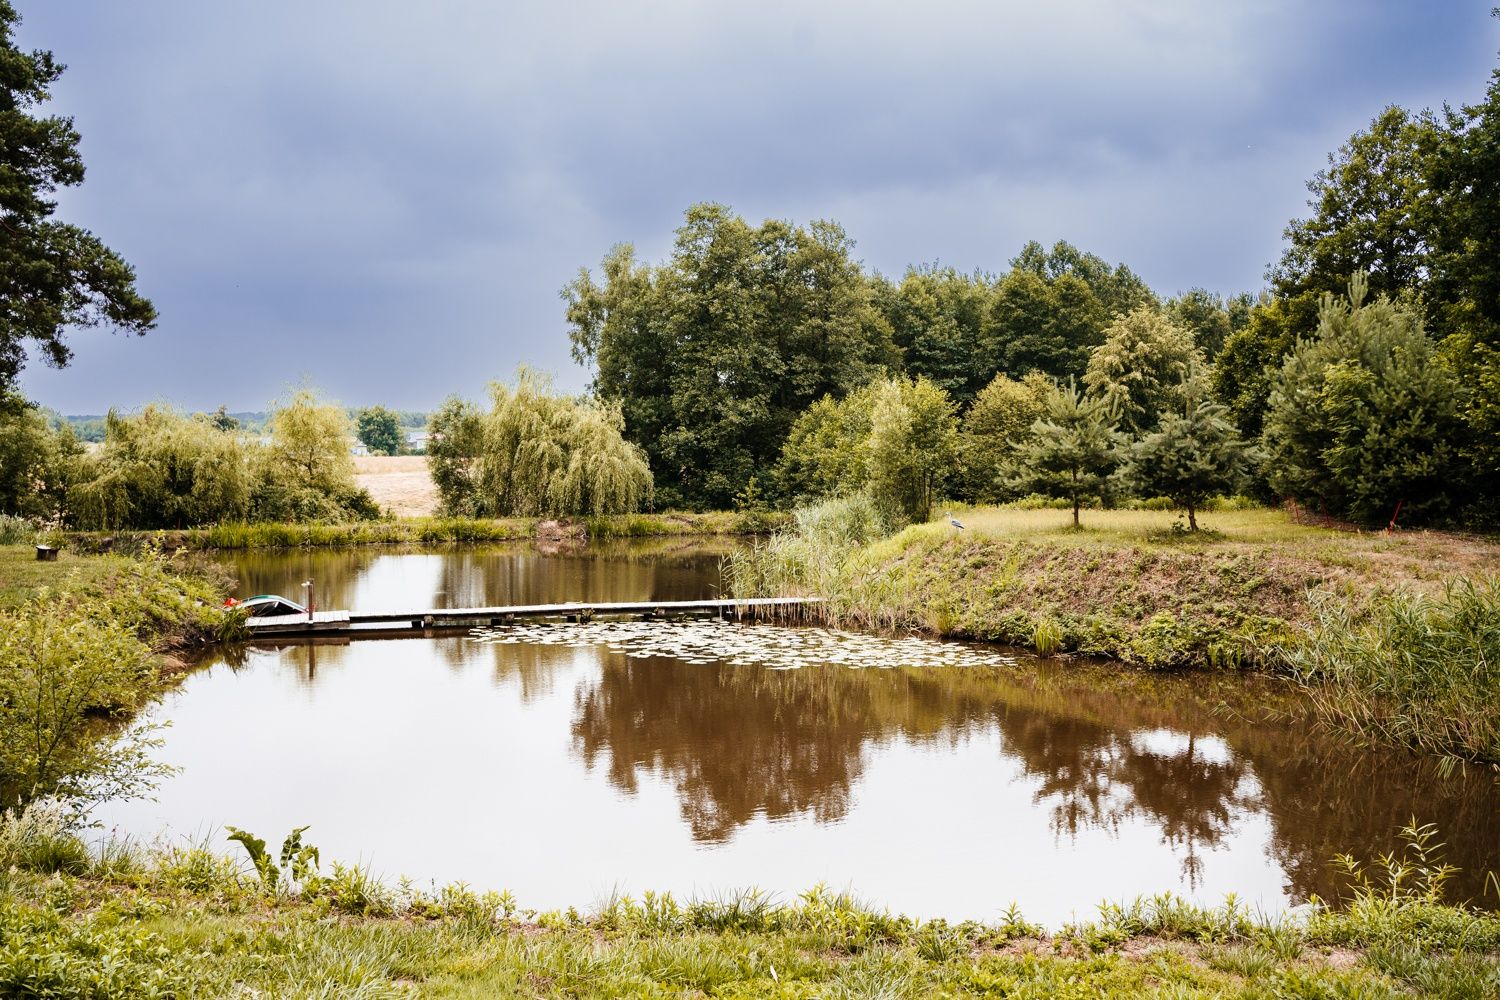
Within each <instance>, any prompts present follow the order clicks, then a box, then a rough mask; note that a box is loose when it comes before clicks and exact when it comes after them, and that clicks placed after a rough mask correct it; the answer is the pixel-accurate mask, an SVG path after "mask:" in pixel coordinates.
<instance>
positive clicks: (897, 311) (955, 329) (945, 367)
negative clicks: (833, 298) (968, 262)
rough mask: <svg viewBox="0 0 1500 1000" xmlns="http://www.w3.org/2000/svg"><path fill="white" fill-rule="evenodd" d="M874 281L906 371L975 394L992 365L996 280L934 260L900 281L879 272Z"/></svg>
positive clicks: (957, 392)
mask: <svg viewBox="0 0 1500 1000" xmlns="http://www.w3.org/2000/svg"><path fill="white" fill-rule="evenodd" d="M871 281H872V291H873V295H874V302H875V305H876V308H878V309H879V310H880V312H881V313H882V314H883V315H884V316H885V319H886V320H887V321H888V322H889V323H890V327H891V337H892V340H893V341H894V342H895V344H896V346H897V347H898V348H899V349H900V350H901V357H902V366H903V367H904V368H905V370H906V372H907V373H908V374H909V375H911V376H912V377H926V378H927V379H929V380H930V381H931V382H932V383H933V384H934V385H936V386H938V387H939V388H941V389H942V390H943V391H945V392H947V393H948V395H949V396H950V397H951V398H953V399H954V400H956V401H958V402H959V403H960V404H962V403H965V402H967V401H968V400H970V399H972V398H973V397H974V394H975V393H976V392H978V391H979V389H980V387H981V386H982V385H983V384H984V379H985V378H986V377H987V374H988V373H989V371H991V370H992V369H991V368H990V355H991V353H992V351H991V350H990V349H989V347H988V340H987V337H988V330H987V327H988V320H989V318H988V312H989V309H990V300H991V297H992V294H993V291H992V289H993V285H994V280H993V279H992V278H990V277H988V276H987V275H983V274H972V275H968V274H960V273H959V272H958V271H955V270H954V269H953V268H951V267H937V266H936V265H934V266H929V267H913V268H910V269H908V270H907V272H906V275H905V277H903V278H902V279H901V283H900V284H899V285H891V284H890V283H889V282H887V281H886V280H885V279H884V278H883V277H880V276H878V275H877V276H875V277H874V278H872V279H871Z"/></svg>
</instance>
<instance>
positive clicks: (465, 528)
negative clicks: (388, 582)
mask: <svg viewBox="0 0 1500 1000" xmlns="http://www.w3.org/2000/svg"><path fill="white" fill-rule="evenodd" d="M790 522H791V517H790V515H787V514H777V513H769V512H762V511H746V512H732V511H708V512H681V511H667V512H665V513H660V514H611V515H601V516H599V517H581V518H566V517H564V518H544V517H503V518H466V517H416V518H401V519H397V520H388V521H354V522H349V523H343V524H322V523H307V524H295V523H281V522H268V523H250V524H244V523H226V524H216V525H212V526H209V527H204V528H184V529H163V530H156V531H59V532H48V533H45V534H44V535H43V536H42V537H45V538H46V539H48V540H49V541H53V542H56V543H59V544H61V545H62V546H64V547H65V548H69V549H72V550H74V551H77V552H83V553H94V552H101V551H106V550H110V549H116V550H121V551H131V550H133V549H136V548H138V547H140V546H143V545H150V544H154V545H157V546H159V547H161V548H164V549H170V550H176V549H189V550H226V551H227V550H236V549H277V548H337V547H345V546H357V545H413V544H423V545H436V544H444V543H451V542H467V543H476V542H517V541H528V540H530V539H534V538H537V537H539V536H541V537H548V536H558V537H579V538H584V537H586V538H593V539H610V538H650V537H659V536H686V535H754V534H766V533H769V532H771V531H774V530H775V529H777V528H780V527H784V526H785V525H787V524H789V523H790Z"/></svg>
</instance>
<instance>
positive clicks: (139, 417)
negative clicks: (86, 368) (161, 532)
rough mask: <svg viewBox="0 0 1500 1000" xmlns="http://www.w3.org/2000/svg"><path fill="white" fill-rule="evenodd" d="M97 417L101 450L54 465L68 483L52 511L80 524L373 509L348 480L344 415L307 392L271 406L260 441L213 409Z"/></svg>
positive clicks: (162, 523)
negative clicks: (265, 442)
mask: <svg viewBox="0 0 1500 1000" xmlns="http://www.w3.org/2000/svg"><path fill="white" fill-rule="evenodd" d="M105 424H106V431H105V438H104V442H103V445H102V447H100V448H99V449H98V450H97V451H95V452H94V453H92V454H88V455H73V456H72V457H71V458H69V459H67V460H65V464H64V468H65V470H66V472H65V479H66V480H67V482H68V489H67V496H66V501H65V503H63V504H62V505H61V509H62V511H63V513H64V514H65V516H66V519H67V520H68V521H69V522H71V523H72V524H75V525H77V526H79V527H82V528H86V529H92V530H105V531H110V530H119V529H125V528H184V527H193V526H198V525H206V524H218V523H224V522H244V521H250V520H285V521H311V520H328V521H340V520H350V519H354V518H361V517H375V516H378V515H379V510H378V509H377V508H376V507H375V504H374V502H373V501H372V500H371V499H370V497H369V495H368V494H367V493H365V492H364V491H363V490H361V489H359V488H358V487H357V486H356V485H355V482H354V464H353V460H352V459H351V458H350V457H349V454H348V447H347V445H346V443H345V442H346V440H347V432H348V429H349V428H348V418H347V417H345V416H344V414H343V411H341V410H339V409H338V408H337V407H334V406H329V405H326V404H321V403H319V402H318V401H317V399H316V398H315V397H314V396H313V394H312V393H311V392H310V391H308V390H302V391H300V392H298V393H296V394H295V395H294V396H293V397H292V398H291V399H290V400H289V401H287V402H286V403H285V404H284V405H282V406H280V407H278V408H277V409H276V410H274V411H273V412H272V414H271V444H270V446H269V447H263V446H261V445H260V444H258V443H256V442H253V441H251V440H248V439H247V438H246V437H245V436H244V435H242V434H241V433H240V432H239V431H238V430H236V429H234V428H233V427H229V426H228V424H227V423H226V422H225V421H223V420H219V419H218V418H217V417H215V416H207V415H203V414H195V415H193V416H184V415H183V414H180V413H178V412H176V411H174V410H172V409H171V408H170V407H166V406H158V405H152V406H147V407H146V408H145V409H144V410H142V411H141V412H140V413H137V414H131V415H128V416H122V415H120V414H118V413H115V412H114V411H111V412H110V414H109V416H108V417H107V418H106V420H105ZM66 450H67V449H66V448H62V449H60V451H63V452H65V451H66Z"/></svg>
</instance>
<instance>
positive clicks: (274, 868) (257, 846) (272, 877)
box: [224, 826, 318, 893]
mask: <svg viewBox="0 0 1500 1000" xmlns="http://www.w3.org/2000/svg"><path fill="white" fill-rule="evenodd" d="M224 829H225V830H227V831H228V833H229V836H228V839H229V840H231V841H234V842H236V843H238V844H239V845H240V846H241V847H243V848H244V849H245V853H246V854H247V855H249V856H250V863H251V864H252V865H254V866H255V874H256V875H257V876H259V878H260V883H261V886H262V887H264V888H265V889H266V891H268V892H271V893H275V892H276V891H277V889H278V888H280V889H284V890H287V891H295V890H296V889H297V888H298V887H301V886H306V885H308V884H309V883H314V881H315V880H316V879H317V877H318V849H317V848H316V847H314V846H312V845H311V844H304V843H303V842H302V835H303V834H304V833H306V832H307V831H308V829H310V828H309V827H306V826H299V827H297V828H295V829H294V830H292V832H291V833H289V834H287V835H286V839H285V840H283V841H282V842H281V856H280V858H279V859H277V858H273V857H272V856H271V854H270V853H269V852H268V851H267V850H266V842H265V841H264V840H262V839H261V838H259V837H257V836H255V835H254V834H252V833H250V832H249V831H246V830H241V829H239V828H238V827H233V826H226V827H225V828H224ZM283 876H285V878H286V881H285V882H283V881H282V877H283Z"/></svg>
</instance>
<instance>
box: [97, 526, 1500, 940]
mask: <svg viewBox="0 0 1500 1000" xmlns="http://www.w3.org/2000/svg"><path fill="white" fill-rule="evenodd" d="M718 555H719V553H718V552H716V551H713V550H704V549H702V548H698V547H695V546H692V545H686V544H684V543H682V542H680V541H675V540H673V541H669V542H668V543H656V544H653V545H651V546H638V545H625V546H612V547H588V548H586V549H584V550H582V551H573V550H569V551H565V552H562V553H558V554H553V555H548V554H545V553H543V552H541V551H539V550H537V549H536V548H534V547H531V546H527V545H519V546H491V547H484V548H471V549H461V548H452V549H446V550H411V551H405V552H401V551H393V550H371V549H365V550H351V551H344V552H313V553H306V552H296V553H282V554H254V555H244V556H240V557H238V558H237V559H236V565H235V567H234V569H235V571H236V572H237V573H238V575H239V576H240V578H241V581H242V587H241V592H242V593H253V592H258V591H273V592H274V591H283V592H284V591H285V589H286V581H294V582H296V581H300V580H302V579H305V578H307V577H308V576H313V577H315V578H316V579H317V580H318V581H319V589H320V593H322V594H323V595H324V597H323V599H322V603H323V604H324V606H325V607H327V606H332V605H334V604H338V605H340V606H344V607H351V608H357V609H372V610H373V609H377V608H391V607H403V608H406V607H414V606H429V605H435V606H442V605H445V604H446V605H450V606H451V605H460V604H505V603H542V602H555V601H563V600H590V599H592V600H670V599H690V598H694V597H703V596H710V595H712V594H713V593H715V589H716V587H717V585H718ZM758 628H761V629H767V630H768V631H767V632H766V633H765V634H766V635H769V636H771V637H773V645H774V644H775V642H774V637H775V636H777V635H778V634H781V633H779V632H778V630H776V629H775V628H774V627H772V626H759V627H758ZM783 645H786V646H791V645H794V644H793V643H790V642H788V643H784V644H783ZM741 648H742V649H743V646H741ZM632 651H638V650H632ZM657 652H660V649H659V648H658V649H657ZM737 655H739V654H737ZM741 658H743V657H741ZM690 659H694V657H681V658H679V657H673V656H662V655H656V656H646V657H631V656H627V655H624V654H623V653H621V652H617V651H612V650H611V649H610V648H609V646H608V644H584V645H583V646H582V647H581V648H572V647H570V646H569V645H566V644H562V645H555V644H553V645H543V644H538V643H532V642H526V641H521V642H516V643H513V644H503V645H502V644H485V643H479V642H474V641H471V640H469V639H467V638H464V637H458V636H448V637H444V638H440V639H410V640H393V641H379V642H356V643H354V644H352V645H350V644H347V643H338V642H319V643H317V644H296V645H291V646H288V647H285V648H282V649H279V650H276V649H270V650H267V649H261V650H253V651H250V652H247V653H245V654H244V656H243V658H242V659H240V660H239V661H237V662H231V663H222V664H219V665H214V666H211V667H210V668H209V669H207V670H205V671H203V672H201V673H199V674H195V675H194V676H192V677H191V678H189V680H188V682H187V683H186V685H185V686H184V688H183V691H182V692H181V694H180V695H178V696H176V697H175V698H174V699H173V700H171V701H170V702H169V703H168V704H167V705H166V706H165V707H164V709H163V714H164V715H165V716H166V717H167V718H170V719H171V720H172V721H173V722H174V726H173V727H172V728H171V729H169V730H167V733H166V738H167V746H166V748H165V749H164V755H165V756H166V758H167V760H168V762H170V763H174V764H178V765H180V766H181V767H182V768H183V771H182V773H181V774H180V775H179V776H177V777H176V778H174V779H172V780H171V781H170V782H169V783H168V784H167V785H166V786H164V787H163V789H162V793H161V804H160V806H155V805H145V804H137V805H132V806H129V807H119V808H117V809H115V811H114V812H113V813H112V814H110V815H109V816H107V817H106V819H107V821H108V822H112V823H113V822H118V823H120V824H122V825H123V826H124V828H125V829H128V830H132V831H133V832H136V833H138V834H141V835H146V836H149V835H150V834H152V833H154V832H155V831H156V829H157V828H159V827H160V825H161V824H162V823H170V824H171V825H172V826H173V827H174V828H176V829H177V830H179V831H183V832H192V831H195V830H201V829H202V828H203V825H204V824H214V823H226V822H227V823H235V824H236V825H241V826H248V827H250V828H253V829H256V830H257V831H258V832H260V831H264V832H263V833H262V835H266V834H276V835H279V831H284V830H286V829H289V828H291V827H292V826H298V825H302V824H304V823H309V822H310V823H314V824H315V830H316V832H317V834H318V840H317V842H318V843H319V845H320V846H321V847H322V848H323V849H324V852H325V855H327V856H330V857H340V858H346V859H352V858H357V857H365V858H369V857H373V858H375V859H377V861H378V863H379V864H380V866H381V867H382V869H383V870H384V871H386V872H387V873H389V874H399V873H403V872H404V873H408V874H412V875H414V876H417V877H419V878H425V877H432V878H439V879H443V878H465V879H468V880H470V881H471V882H472V883H474V884H476V885H479V886H483V887H492V888H500V887H510V888H512V889H514V890H516V891H517V893H518V894H519V895H520V897H521V898H522V899H523V900H525V901H526V902H527V903H528V904H531V905H542V906H551V905H569V904H586V903H587V902H588V901H589V900H590V899H592V898H594V897H595V895H597V894H598V893H600V892H608V891H609V890H610V889H611V888H612V887H614V886H616V885H619V886H621V887H624V888H627V889H630V890H632V891H637V892H638V891H640V890H642V889H646V888H654V889H671V890H673V891H677V892H686V893H691V892H693V891H695V890H696V891H712V890H713V889H716V888H729V887H736V886H744V885H749V884H755V885H761V886H766V887H768V888H772V889H777V890H780V891H783V892H796V891H800V890H801V889H804V888H806V887H807V886H808V885H810V884H812V883H813V882H815V881H818V880H829V881H831V882H833V883H835V884H845V883H850V884H853V885H854V886H855V887H856V888H857V889H858V890H860V891H862V892H864V893H866V894H868V895H869V896H870V897H872V898H875V899H878V900H880V901H881V902H882V903H886V904H888V905H891V906H893V907H895V908H899V909H905V910H908V911H910V912H915V913H921V914H928V915H939V914H941V915H948V916H959V917H964V916H980V917H983V916H993V915H994V914H995V913H997V912H998V910H999V909H1000V908H1002V907H1003V906H1004V905H1005V904H1006V903H1007V902H1009V901H1010V900H1011V899H1017V900H1019V901H1020V902H1021V903H1022V905H1023V908H1024V909H1025V911H1026V912H1028V913H1029V914H1031V915H1033V916H1034V917H1035V918H1038V919H1043V920H1053V919H1065V918H1067V917H1068V916H1069V910H1068V909H1061V910H1060V909H1059V907H1061V906H1064V905H1066V906H1067V907H1072V906H1081V907H1084V908H1085V910H1086V907H1087V906H1088V905H1089V904H1090V903H1091V902H1092V901H1094V900H1096V899H1098V898H1100V897H1101V896H1102V897H1110V898H1120V897H1122V896H1129V895H1133V894H1135V893H1140V892H1155V891H1160V890H1162V889H1171V888H1175V889H1179V890H1183V891H1188V892H1193V893H1196V894H1198V895H1199V898H1201V899H1204V900H1207V901H1212V900H1215V899H1216V898H1217V897H1218V896H1220V895H1221V894H1222V893H1224V892H1228V891H1237V892H1241V893H1244V894H1246V895H1247V896H1249V897H1250V898H1251V899H1252V900H1258V901H1260V902H1262V903H1263V904H1264V905H1267V906H1275V905H1278V904H1279V903H1282V902H1284V901H1300V900H1303V899H1306V898H1307V897H1308V896H1309V895H1311V894H1313V893H1316V894H1318V895H1320V896H1324V897H1327V896H1331V895H1333V894H1334V893H1335V892H1336V891H1337V889H1338V884H1337V881H1336V879H1335V877H1334V875H1333V874H1332V872H1330V870H1329V865H1328V859H1329V858H1331V857H1332V856H1333V855H1334V854H1335V853H1337V852H1340V851H1344V850H1349V851H1352V852H1353V853H1355V854H1357V855H1363V856H1371V855H1373V854H1375V853H1378V852H1380V851H1383V850H1387V849H1390V848H1391V847H1393V846H1394V841H1395V831H1396V830H1397V829H1398V828H1399V827H1400V826H1401V825H1402V824H1403V823H1405V822H1407V821H1408V820H1409V819H1410V818H1411V817H1413V816H1415V817H1418V818H1419V819H1421V820H1422V821H1426V822H1434V823H1436V824H1438V826H1439V827H1440V828H1441V829H1442V831H1443V834H1444V839H1445V840H1446V841H1447V843H1448V844H1449V860H1450V861H1451V862H1452V863H1454V864H1456V865H1458V866H1460V867H1461V868H1462V869H1464V874H1463V876H1462V877H1461V878H1460V880H1459V881H1458V883H1457V888H1458V890H1459V892H1460V893H1461V894H1463V895H1467V896H1470V897H1472V898H1476V899H1477V898H1480V897H1481V896H1482V894H1483V890H1482V877H1483V872H1485V871H1487V870H1488V869H1491V868H1500V785H1497V784H1496V781H1495V777H1494V775H1492V774H1490V773H1485V772H1478V771H1464V770H1460V771H1459V772H1458V773H1456V774H1454V775H1451V776H1447V777H1444V776H1440V775H1438V774H1436V773H1435V771H1434V769H1433V768H1431V767H1429V766H1428V765H1426V764H1424V763H1422V762H1419V761H1416V760H1414V759H1413V758H1410V757H1408V756H1405V755H1401V754H1384V753H1371V752H1367V751H1362V750H1355V749H1351V748H1349V747H1347V746H1345V745H1343V744H1340V743H1338V742H1336V741H1333V740H1331V739H1329V738H1328V737H1327V736H1326V735H1325V734H1323V733H1320V732H1319V731H1318V730H1317V729H1316V728H1315V727H1313V726H1312V725H1310V724H1308V723H1307V722H1306V721H1305V720H1299V710H1298V709H1299V703H1298V701H1297V699H1296V697H1295V694H1294V693H1293V692H1291V691H1289V690H1288V689H1286V688H1285V687H1283V686H1282V685H1279V684H1276V683H1274V682H1268V681H1261V680H1256V679H1253V678H1252V679H1246V678H1242V677H1235V676H1213V675H1190V676H1159V675H1142V674H1137V673H1133V672H1130V671H1126V670H1121V669H1117V668H1108V667H1106V668H1096V667H1091V666H1088V665H1083V664H1077V663H1071V664H1060V665H1059V664H1043V663H1036V662H1023V663H1021V664H1018V665H1016V666H1011V667H974V666H970V667H964V668H956V667H947V666H940V667H923V668H912V667H897V668H894V669H862V670H861V669H848V668H846V667H843V666H836V665H828V664H824V665H810V666H807V667H804V668H803V669H799V670H767V669H763V668H760V667H757V666H754V665H750V664H747V663H742V664H730V663H726V662H711V663H704V662H688V660H690ZM393 803H400V805H401V808H392V805H393ZM435 830H439V831H441V850H439V851H437V852H436V853H435V851H434V846H433V845H434V836H435V834H434V831H435ZM602 832H603V833H602ZM938 844H941V845H945V849H944V850H942V851H935V850H933V846H934V845H938ZM952 845H958V848H957V849H953V848H952ZM914 857H920V858H921V862H920V864H907V863H902V862H903V861H904V860H906V859H910V858H914ZM517 859H524V861H523V862H521V863H518V861H517ZM1491 900H1492V901H1493V897H1491Z"/></svg>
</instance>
